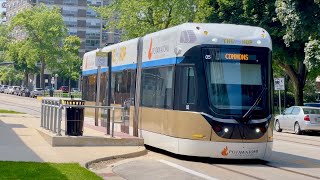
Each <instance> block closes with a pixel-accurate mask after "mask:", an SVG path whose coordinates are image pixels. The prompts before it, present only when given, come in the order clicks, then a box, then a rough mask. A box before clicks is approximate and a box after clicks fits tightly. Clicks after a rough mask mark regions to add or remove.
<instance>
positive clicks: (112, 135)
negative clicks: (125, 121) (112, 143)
mask: <svg viewBox="0 0 320 180" xmlns="http://www.w3.org/2000/svg"><path fill="white" fill-rule="evenodd" d="M111 130H112V131H111V137H114V107H112V129H111Z"/></svg>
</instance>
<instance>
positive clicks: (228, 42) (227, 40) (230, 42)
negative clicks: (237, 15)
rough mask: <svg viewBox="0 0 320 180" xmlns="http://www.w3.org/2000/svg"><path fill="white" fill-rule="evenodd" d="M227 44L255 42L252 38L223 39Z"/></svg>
mask: <svg viewBox="0 0 320 180" xmlns="http://www.w3.org/2000/svg"><path fill="white" fill-rule="evenodd" d="M223 42H224V43H225V44H245V45H250V44H252V43H253V41H252V40H236V39H223Z"/></svg>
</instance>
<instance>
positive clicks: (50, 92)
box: [49, 88, 54, 97]
mask: <svg viewBox="0 0 320 180" xmlns="http://www.w3.org/2000/svg"><path fill="white" fill-rule="evenodd" d="M53 92H54V90H53V88H50V89H49V94H50V97H53Z"/></svg>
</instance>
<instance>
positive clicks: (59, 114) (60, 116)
mask: <svg viewBox="0 0 320 180" xmlns="http://www.w3.org/2000/svg"><path fill="white" fill-rule="evenodd" d="M62 109H63V106H62V100H61V99H60V100H59V111H58V132H57V136H62V135H61V122H62Z"/></svg>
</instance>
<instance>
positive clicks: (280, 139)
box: [275, 139, 320, 147]
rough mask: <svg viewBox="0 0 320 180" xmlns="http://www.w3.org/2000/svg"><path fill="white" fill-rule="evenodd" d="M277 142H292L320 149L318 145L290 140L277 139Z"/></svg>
mask: <svg viewBox="0 0 320 180" xmlns="http://www.w3.org/2000/svg"><path fill="white" fill-rule="evenodd" d="M275 140H277V141H285V142H292V143H296V144H305V145H309V146H314V147H320V145H317V144H311V143H304V142H298V141H292V140H288V139H275Z"/></svg>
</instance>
